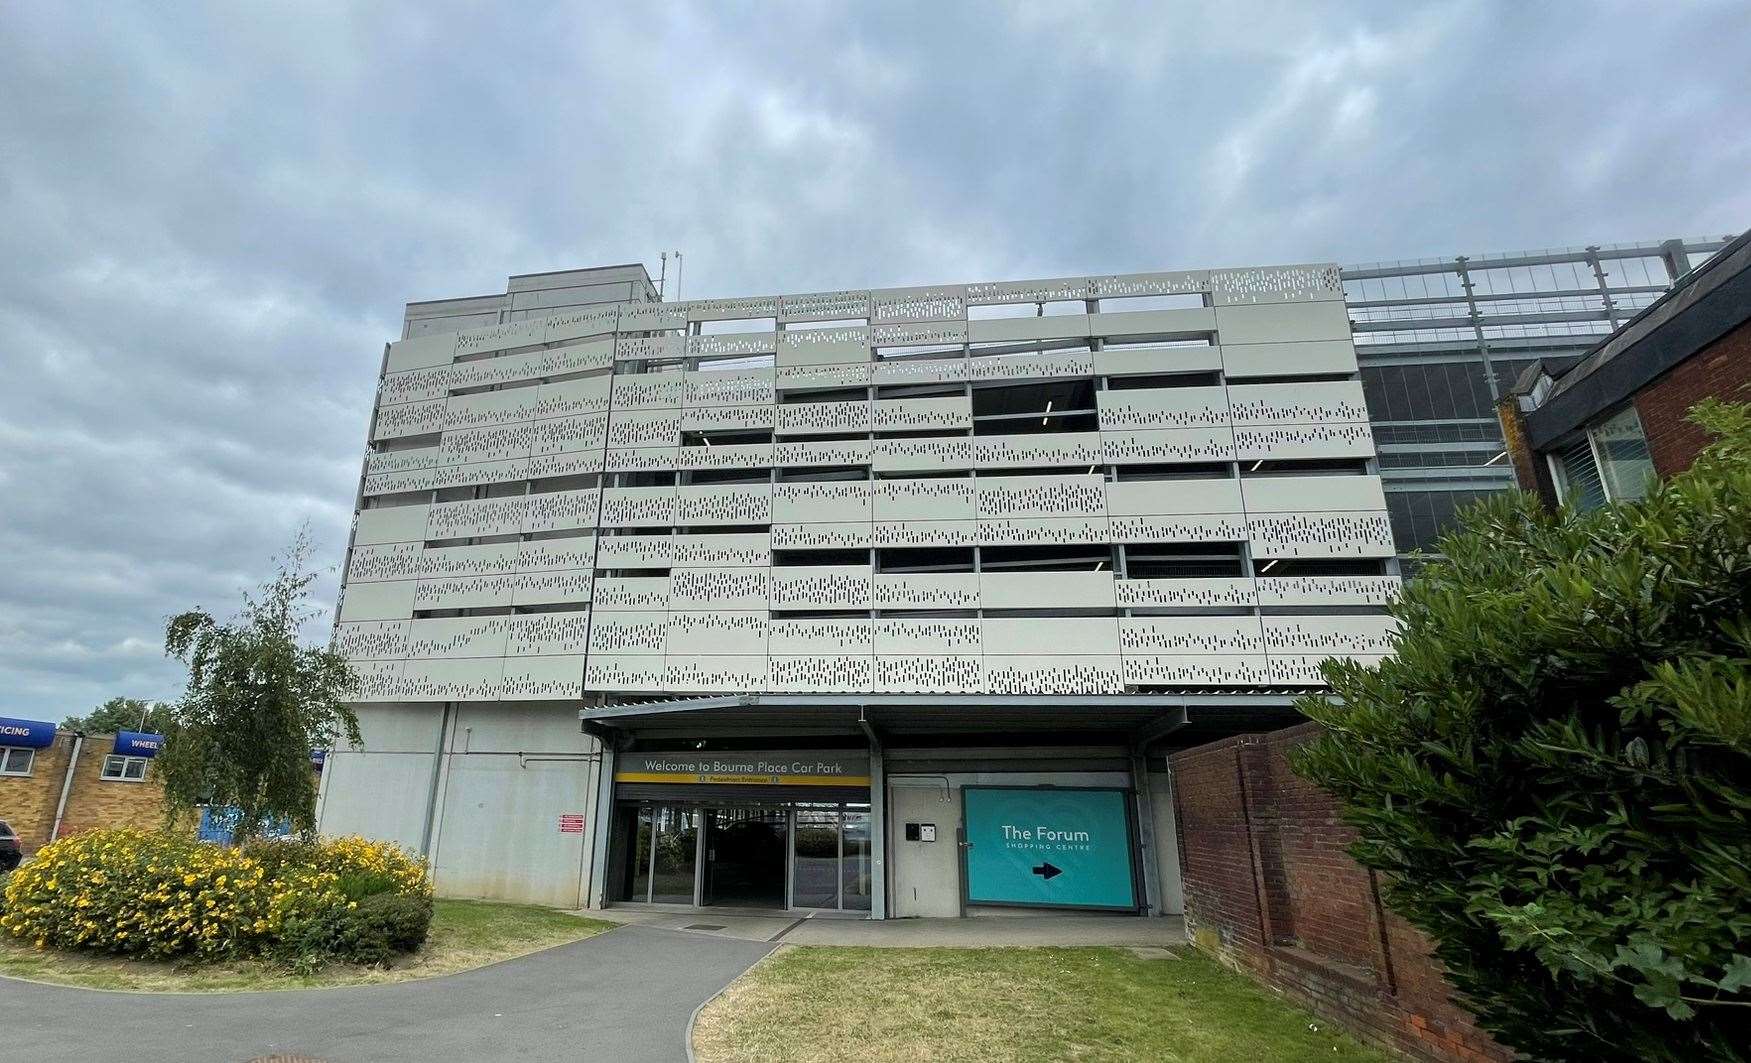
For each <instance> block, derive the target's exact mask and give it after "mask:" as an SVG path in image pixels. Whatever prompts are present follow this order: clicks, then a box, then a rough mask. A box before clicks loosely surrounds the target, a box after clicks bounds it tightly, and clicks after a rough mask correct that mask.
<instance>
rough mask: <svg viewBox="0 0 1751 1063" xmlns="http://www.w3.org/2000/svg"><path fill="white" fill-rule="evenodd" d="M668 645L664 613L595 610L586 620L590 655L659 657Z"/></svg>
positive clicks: (665, 615)
mask: <svg viewBox="0 0 1751 1063" xmlns="http://www.w3.org/2000/svg"><path fill="white" fill-rule="evenodd" d="M602 582H604V583H606V582H608V581H607V580H603V581H602ZM668 646H669V614H668V613H666V612H651V611H640V612H632V611H628V612H615V611H610V610H599V611H597V612H596V614H595V616H594V618H593V619H592V620H591V621H590V653H591V654H598V653H601V654H613V655H638V654H644V655H649V654H659V655H660V654H662V653H665V652H667V650H668Z"/></svg>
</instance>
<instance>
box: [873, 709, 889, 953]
mask: <svg viewBox="0 0 1751 1063" xmlns="http://www.w3.org/2000/svg"><path fill="white" fill-rule="evenodd" d="M887 790H888V781H887V772H886V771H885V770H884V767H883V764H882V747H881V746H880V745H879V744H876V743H871V744H870V747H869V868H870V884H869V917H870V918H871V919H886V918H887V917H888V816H887V803H888V802H887Z"/></svg>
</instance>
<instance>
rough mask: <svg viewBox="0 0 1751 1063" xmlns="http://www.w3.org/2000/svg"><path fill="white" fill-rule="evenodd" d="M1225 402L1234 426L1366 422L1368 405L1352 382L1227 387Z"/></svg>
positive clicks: (1335, 381) (1321, 381) (1234, 385)
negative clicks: (1228, 404)
mask: <svg viewBox="0 0 1751 1063" xmlns="http://www.w3.org/2000/svg"><path fill="white" fill-rule="evenodd" d="M1228 401H1229V403H1230V404H1231V406H1232V407H1233V410H1234V423H1235V424H1236V425H1248V424H1330V423H1331V422H1334V421H1363V422H1365V421H1367V420H1368V404H1367V403H1366V402H1365V401H1364V400H1363V398H1362V385H1361V383H1360V382H1359V381H1355V380H1312V381H1304V382H1301V383H1295V384H1230V385H1229V387H1228Z"/></svg>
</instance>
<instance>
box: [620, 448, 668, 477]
mask: <svg viewBox="0 0 1751 1063" xmlns="http://www.w3.org/2000/svg"><path fill="white" fill-rule="evenodd" d="M680 452H681V448H680V447H630V448H626V449H616V450H610V451H608V458H607V469H608V471H609V472H669V471H671V470H673V469H674V468H675V463H676V461H677V460H678V459H679V455H680Z"/></svg>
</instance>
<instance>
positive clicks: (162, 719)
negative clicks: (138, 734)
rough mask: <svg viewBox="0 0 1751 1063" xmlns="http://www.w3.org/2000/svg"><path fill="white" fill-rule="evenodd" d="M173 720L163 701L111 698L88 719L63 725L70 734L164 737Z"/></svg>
mask: <svg viewBox="0 0 1751 1063" xmlns="http://www.w3.org/2000/svg"><path fill="white" fill-rule="evenodd" d="M169 720H170V706H169V705H167V704H166V703H164V702H162V701H142V700H141V699H139V698H110V699H109V700H108V701H106V702H104V703H103V704H102V705H99V706H98V707H97V708H95V709H92V710H91V711H90V712H89V713H87V714H85V715H84V716H69V717H67V718H66V719H65V720H62V721H61V726H62V727H64V728H66V729H67V730H69V731H84V732H85V733H86V734H92V735H107V734H115V733H116V732H117V731H145V732H147V733H148V734H162V733H164V731H163V729H164V727H165V726H166V725H167V724H168V722H169Z"/></svg>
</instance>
